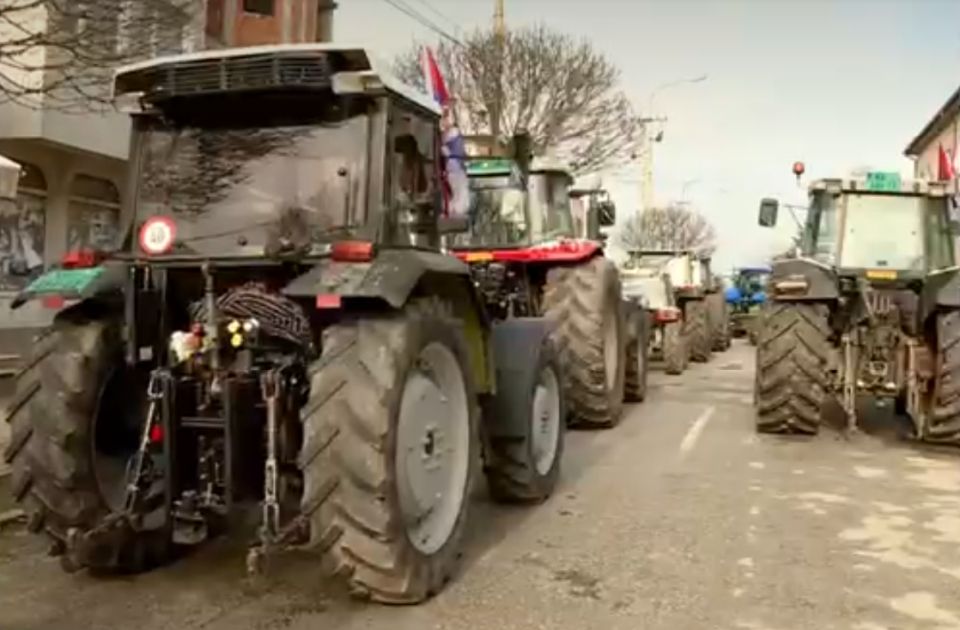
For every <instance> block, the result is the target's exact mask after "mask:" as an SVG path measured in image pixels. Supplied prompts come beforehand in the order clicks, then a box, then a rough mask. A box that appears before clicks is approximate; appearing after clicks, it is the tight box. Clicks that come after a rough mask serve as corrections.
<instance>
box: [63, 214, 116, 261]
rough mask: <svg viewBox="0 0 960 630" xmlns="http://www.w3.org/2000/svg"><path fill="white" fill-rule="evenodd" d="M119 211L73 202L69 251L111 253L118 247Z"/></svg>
mask: <svg viewBox="0 0 960 630" xmlns="http://www.w3.org/2000/svg"><path fill="white" fill-rule="evenodd" d="M118 214H119V211H118V210H115V209H110V208H103V207H97V206H95V205H92V204H90V205H87V204H82V203H78V202H71V208H70V225H69V227H68V229H67V251H79V250H83V249H92V250H94V251H98V252H111V251H113V250H114V249H116V246H117V222H118V221H117V218H118V217H117V215H118Z"/></svg>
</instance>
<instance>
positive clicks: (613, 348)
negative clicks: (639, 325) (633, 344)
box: [603, 313, 620, 390]
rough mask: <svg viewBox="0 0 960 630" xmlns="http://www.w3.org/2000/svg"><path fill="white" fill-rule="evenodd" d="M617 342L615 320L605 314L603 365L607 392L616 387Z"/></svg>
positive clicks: (618, 354)
mask: <svg viewBox="0 0 960 630" xmlns="http://www.w3.org/2000/svg"><path fill="white" fill-rule="evenodd" d="M617 341H618V339H617V319H616V318H615V317H613V316H612V315H611V314H610V313H607V314H606V317H604V321H603V365H604V368H605V372H606V378H607V389H608V390H611V389H613V388H614V387H616V383H617V367H618V366H617V363H618V361H619V360H620V353H619V345H620V344H618V343H617Z"/></svg>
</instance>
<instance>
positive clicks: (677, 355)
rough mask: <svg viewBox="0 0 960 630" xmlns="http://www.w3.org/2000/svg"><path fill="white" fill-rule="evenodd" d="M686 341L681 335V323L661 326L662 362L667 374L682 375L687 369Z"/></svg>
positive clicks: (688, 354)
mask: <svg viewBox="0 0 960 630" xmlns="http://www.w3.org/2000/svg"><path fill="white" fill-rule="evenodd" d="M689 356H690V353H689V351H688V350H687V339H686V336H685V335H684V334H683V322H682V321H678V322H670V323H669V324H665V325H664V326H663V362H664V370H665V371H666V373H667V374H683V371H684V370H686V369H687V358H688V357H689Z"/></svg>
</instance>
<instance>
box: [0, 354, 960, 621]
mask: <svg viewBox="0 0 960 630" xmlns="http://www.w3.org/2000/svg"><path fill="white" fill-rule="evenodd" d="M752 369H753V360H752V349H751V348H750V347H749V346H747V345H735V346H734V347H733V348H732V349H731V350H730V351H728V352H726V353H723V354H720V355H716V356H715V357H714V359H713V361H712V362H711V363H710V364H708V365H695V366H693V367H692V369H691V370H690V371H688V372H687V373H685V374H684V375H683V376H681V377H668V376H666V375H663V374H660V373H657V374H654V375H653V376H652V379H651V383H652V387H651V391H650V396H649V399H648V401H647V402H646V403H644V404H643V405H639V406H634V407H631V408H630V410H629V413H628V416H627V417H626V418H625V419H624V422H623V423H622V424H621V425H620V426H619V427H617V428H616V429H614V430H611V431H597V432H573V433H570V434H569V436H568V443H567V444H568V448H567V457H566V459H565V461H564V472H563V479H562V484H561V487H560V488H559V490H558V492H557V493H556V494H555V496H554V497H553V498H552V499H551V500H550V501H548V502H547V503H545V504H543V505H540V506H537V507H534V508H504V507H500V506H493V505H490V504H489V503H487V502H486V501H485V500H484V499H483V497H482V496H480V497H479V498H478V499H477V501H476V502H475V504H474V507H475V510H474V516H475V518H474V520H473V522H474V523H475V524H476V526H475V527H474V528H473V531H472V533H471V535H470V544H469V548H468V550H467V553H466V554H465V560H464V566H463V568H462V571H461V575H460V576H459V577H458V579H457V580H456V581H455V582H454V583H453V584H451V585H450V587H449V588H448V589H447V590H446V591H445V592H444V593H442V594H441V595H440V596H439V597H437V598H436V599H434V600H433V601H431V602H429V603H428V604H426V605H422V606H417V607H405V608H387V607H382V606H376V605H363V604H357V603H352V602H350V601H349V600H348V599H347V598H346V597H345V596H344V595H343V594H342V593H340V592H338V591H337V590H336V589H332V588H330V587H329V586H328V585H326V584H325V583H324V581H323V580H321V579H320V578H319V577H318V576H317V571H316V569H315V566H314V565H313V563H312V561H311V560H310V559H305V558H290V559H284V560H282V561H281V562H279V563H278V565H277V566H274V567H273V568H272V569H271V571H270V574H269V577H268V578H264V579H260V580H253V581H251V580H248V579H247V578H245V577H243V575H242V572H243V558H244V555H243V549H242V547H238V546H237V544H236V543H234V544H232V545H231V544H228V543H227V542H220V543H218V544H216V545H214V546H211V547H208V548H206V549H204V550H203V551H202V552H201V553H197V554H194V555H193V556H192V557H189V558H186V559H185V560H183V561H181V562H179V563H178V564H176V565H174V566H171V567H168V568H166V569H164V570H161V571H157V572H154V573H152V574H149V575H145V576H140V577H136V578H122V579H121V578H117V579H110V580H103V579H99V580H98V579H94V578H91V577H89V576H86V575H82V574H81V575H65V574H63V573H61V571H60V569H59V567H58V564H57V561H56V559H53V558H47V557H45V556H44V555H43V553H42V552H43V545H42V544H41V542H40V541H39V540H38V539H37V538H35V537H32V536H28V535H26V534H24V533H22V532H21V531H20V530H19V529H8V530H5V531H4V532H2V533H0V629H2V630H8V629H16V630H61V629H62V630H78V629H81V628H136V629H137V630H161V629H170V630H173V629H176V630H187V629H195V628H196V629H199V628H203V629H205V630H235V629H240V628H244V629H246V628H251V629H263V630H272V629H276V628H284V629H286V628H290V629H293V630H308V629H310V630H314V629H325V628H330V629H334V628H335V629H337V630H354V629H357V630H359V629H361V628H363V629H370V630H379V629H383V630H387V629H390V630H427V629H430V628H443V629H448V628H449V629H459V628H463V629H471V630H474V629H476V628H495V629H496V630H512V629H514V628H558V629H570V630H574V629H576V630H580V629H584V628H603V629H604V630H616V629H620V628H623V629H630V630H636V629H637V628H644V629H660V628H663V629H665V630H667V629H669V630H682V629H686V628H690V629H710V630H714V629H721V628H731V629H746V630H761V629H771V630H774V629H777V630H779V629H811V628H815V629H817V630H828V629H832V628H838V629H840V628H844V629H847V628H849V629H852V630H881V629H884V628H887V629H890V630H894V629H896V630H904V629H912V628H917V629H925V630H926V629H929V630H947V629H954V628H960V466H958V462H957V455H958V454H955V453H951V452H937V451H931V450H928V449H923V448H919V447H916V446H912V445H910V444H907V443H903V442H901V441H897V440H895V439H889V438H881V437H876V436H857V437H856V438H855V439H853V440H852V441H848V440H846V439H841V438H839V437H837V435H836V434H835V433H832V432H824V433H823V434H822V435H821V436H819V437H818V438H816V439H814V440H812V441H811V440H790V439H783V438H777V437H767V436H763V437H757V436H756V435H754V432H753V426H752V414H751V408H750V404H751V399H752V392H751V387H752V382H753V372H752Z"/></svg>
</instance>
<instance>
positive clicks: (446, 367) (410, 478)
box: [395, 342, 470, 554]
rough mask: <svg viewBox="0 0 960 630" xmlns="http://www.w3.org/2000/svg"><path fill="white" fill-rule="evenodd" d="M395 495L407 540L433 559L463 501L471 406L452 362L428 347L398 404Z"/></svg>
mask: <svg viewBox="0 0 960 630" xmlns="http://www.w3.org/2000/svg"><path fill="white" fill-rule="evenodd" d="M396 449H397V450H396V461H395V466H396V477H397V494H398V498H399V503H400V510H401V512H402V514H403V519H404V523H405V524H406V529H407V536H408V538H409V539H410V542H411V543H412V544H413V546H414V547H416V548H417V549H418V550H420V551H421V552H423V553H425V554H431V553H434V552H436V551H437V550H439V549H440V548H441V547H442V546H443V545H444V544H445V543H446V542H447V540H449V538H450V535H451V534H452V533H453V530H454V528H455V527H456V524H457V519H458V518H459V515H460V509H461V506H462V505H463V502H464V501H465V500H466V482H467V473H468V471H469V467H470V401H468V400H467V391H466V386H465V384H464V377H463V372H462V371H461V369H460V364H459V362H458V361H457V358H456V356H454V354H453V353H452V352H451V351H450V350H449V349H448V348H447V347H446V346H444V345H443V344H440V343H436V342H435V343H431V344H428V345H427V346H426V347H424V348H423V350H421V352H420V355H419V357H418V358H417V360H416V361H415V362H414V365H413V367H412V368H411V370H410V372H409V374H408V375H407V379H406V382H405V383H404V387H403V393H402V394H401V399H400V413H399V417H398V420H397V444H396Z"/></svg>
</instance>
